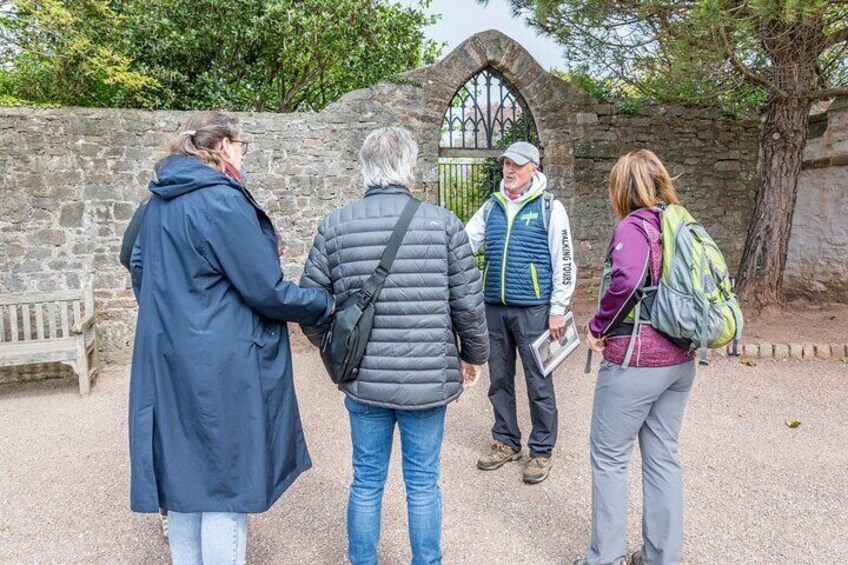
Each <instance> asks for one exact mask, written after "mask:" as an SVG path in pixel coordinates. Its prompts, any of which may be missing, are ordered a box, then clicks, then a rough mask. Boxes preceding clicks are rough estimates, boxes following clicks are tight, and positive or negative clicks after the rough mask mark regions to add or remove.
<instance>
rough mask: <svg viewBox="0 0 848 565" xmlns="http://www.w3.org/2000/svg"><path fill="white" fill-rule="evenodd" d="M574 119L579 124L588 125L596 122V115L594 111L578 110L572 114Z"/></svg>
mask: <svg viewBox="0 0 848 565" xmlns="http://www.w3.org/2000/svg"><path fill="white" fill-rule="evenodd" d="M574 121H575V122H576V123H577V125H579V126H588V125H592V124H596V123H598V115H597V114H595V113H594V112H578V113H577V114H576V115H575V116H574Z"/></svg>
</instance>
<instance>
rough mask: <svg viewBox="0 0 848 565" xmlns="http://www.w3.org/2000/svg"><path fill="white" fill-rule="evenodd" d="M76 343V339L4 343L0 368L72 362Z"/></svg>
mask: <svg viewBox="0 0 848 565" xmlns="http://www.w3.org/2000/svg"><path fill="white" fill-rule="evenodd" d="M77 343H78V339H76V338H66V339H65V338H63V339H51V340H45V341H20V342H18V343H6V344H4V345H3V346H2V347H0V367H10V366H14V365H27V364H32V363H55V362H57V361H73V360H75V359H76V351H77Z"/></svg>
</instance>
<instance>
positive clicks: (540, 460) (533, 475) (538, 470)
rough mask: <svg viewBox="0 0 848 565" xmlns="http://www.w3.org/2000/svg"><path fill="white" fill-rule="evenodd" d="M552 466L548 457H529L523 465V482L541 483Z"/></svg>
mask: <svg viewBox="0 0 848 565" xmlns="http://www.w3.org/2000/svg"><path fill="white" fill-rule="evenodd" d="M552 466H553V463H551V458H550V457H531V458H530V459H528V460H527V464H526V465H524V482H525V483H527V484H530V485H535V484H537V483H541V482H542V481H544V480H545V479H547V478H548V474H549V473H550V472H551V467H552Z"/></svg>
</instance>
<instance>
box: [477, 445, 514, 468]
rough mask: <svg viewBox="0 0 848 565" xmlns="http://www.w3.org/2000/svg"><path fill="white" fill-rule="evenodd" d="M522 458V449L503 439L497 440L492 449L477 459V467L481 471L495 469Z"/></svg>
mask: <svg viewBox="0 0 848 565" xmlns="http://www.w3.org/2000/svg"><path fill="white" fill-rule="evenodd" d="M519 459H521V451H516V450H514V449H513V448H511V447H510V446H508V445H507V444H505V443H503V442H502V441H495V443H493V444H492V447H491V451H490V452H489V453H487V454H486V455H483V456H482V457H480V459H478V460H477V468H478V469H480V470H481V471H494V470H495V469H498V468H500V467H502V466H503V464H504V463H508V462H509V461H518V460H519Z"/></svg>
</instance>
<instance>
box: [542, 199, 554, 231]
mask: <svg viewBox="0 0 848 565" xmlns="http://www.w3.org/2000/svg"><path fill="white" fill-rule="evenodd" d="M555 200H556V196H555V195H554V194H551V193H550V192H545V193H544V194H543V195H542V221H543V222H544V223H545V231H548V227H549V226H550V225H551V214H553V209H554V201H555Z"/></svg>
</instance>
